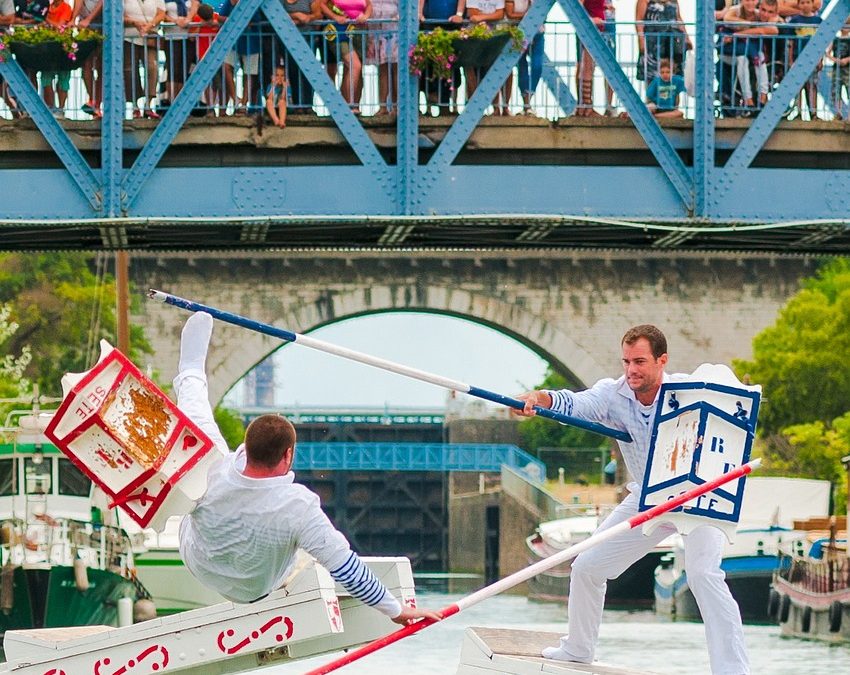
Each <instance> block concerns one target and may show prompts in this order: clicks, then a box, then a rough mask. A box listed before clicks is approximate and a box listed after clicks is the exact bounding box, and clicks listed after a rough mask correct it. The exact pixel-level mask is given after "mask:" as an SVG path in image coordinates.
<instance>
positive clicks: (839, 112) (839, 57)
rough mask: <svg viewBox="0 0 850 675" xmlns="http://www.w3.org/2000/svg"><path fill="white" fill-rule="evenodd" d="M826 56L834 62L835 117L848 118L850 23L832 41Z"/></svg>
mask: <svg viewBox="0 0 850 675" xmlns="http://www.w3.org/2000/svg"><path fill="white" fill-rule="evenodd" d="M826 58H827V59H828V60H829V61H831V62H832V97H831V102H832V109H833V110H834V111H835V119H837V120H843V119H846V118H847V103H848V101H847V98H846V96H848V95H850V25H848V24H844V25H843V26H842V27H841V33H840V34H839V35H838V37H836V38H835V39H834V40H833V41H832V44H831V45H830V46H829V49H828V50H827V52H826ZM842 91H843V94H844V95H842Z"/></svg>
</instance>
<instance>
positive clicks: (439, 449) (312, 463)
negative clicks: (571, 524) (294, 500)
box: [295, 442, 546, 481]
mask: <svg viewBox="0 0 850 675" xmlns="http://www.w3.org/2000/svg"><path fill="white" fill-rule="evenodd" d="M503 465H504V466H508V467H511V468H512V469H514V470H516V471H518V472H521V473H523V474H524V475H526V476H529V477H533V478H536V479H537V480H538V481H540V480H542V479H543V478H544V477H545V476H546V467H545V466H544V465H543V463H542V462H541V461H540V460H538V459H537V458H536V457H534V456H532V455H530V454H528V453H527V452H525V451H524V450H522V449H521V448H518V447H517V446H515V445H508V444H487V443H310V442H308V443H299V444H298V446H297V447H296V450H295V470H296V471H298V470H301V471H305V470H328V471H441V472H442V471H477V472H499V471H501V469H502V466H503Z"/></svg>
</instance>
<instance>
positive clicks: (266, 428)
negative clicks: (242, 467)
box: [245, 415, 295, 469]
mask: <svg viewBox="0 0 850 675" xmlns="http://www.w3.org/2000/svg"><path fill="white" fill-rule="evenodd" d="M294 447H295V427H293V426H292V423H291V422H290V421H289V420H288V419H286V418H285V417H281V416H280V415H260V417H257V418H256V419H255V420H254V421H252V422H251V423H250V424H249V425H248V428H247V429H246V430H245V454H246V455H247V456H248V461H249V462H250V463H251V464H257V465H259V466H262V467H266V468H269V469H271V468H273V467H275V466H277V465H278V464H279V463H280V460H281V459H283V456H284V454H285V453H286V451H287V450H288V449H289V448H294Z"/></svg>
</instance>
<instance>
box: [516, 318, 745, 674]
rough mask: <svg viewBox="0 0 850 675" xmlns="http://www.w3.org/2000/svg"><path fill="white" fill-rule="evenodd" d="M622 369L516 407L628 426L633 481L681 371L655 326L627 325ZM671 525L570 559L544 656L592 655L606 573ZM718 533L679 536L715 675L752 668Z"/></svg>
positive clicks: (628, 504)
mask: <svg viewBox="0 0 850 675" xmlns="http://www.w3.org/2000/svg"><path fill="white" fill-rule="evenodd" d="M621 348H622V363H623V370H624V374H623V375H622V376H621V377H620V378H619V379H617V380H613V379H603V380H600V381H599V382H597V383H596V384H595V385H593V387H591V388H590V389H587V390H585V391H580V392H572V391H568V390H566V389H563V390H560V391H532V392H529V393H526V394H523V395H521V396H519V398H520V399H521V400H524V401H525V403H526V406H525V409H524V410H523V411H522V412H521V413H520V414H523V415H526V416H531V415H534V414H535V412H534V406H541V407H544V408H551V409H553V410H555V411H556V412H560V413H564V414H566V415H569V416H575V417H577V418H579V419H584V420H589V421H594V422H599V423H602V424H605V425H608V426H610V427H612V428H614V429H619V430H622V431H626V432H628V433H629V435H630V436H631V437H632V439H633V440H632V442H625V441H618V443H619V445H620V450H621V452H622V455H623V459H624V460H625V463H626V467H627V469H628V472H629V474H630V475H631V478H632V480H633V481H634V480H635V479H641V478H642V477H643V475H644V472H645V470H646V462H647V457H648V455H649V447H650V439H651V434H652V423H653V419H654V418H655V409H656V406H657V404H658V393H659V390H660V389H661V385H662V383H664V382H667V381H681V380H684V379H685V378H686V376H684V375H668V374H667V373H665V372H664V367H665V366H666V365H667V360H668V357H667V340H666V338H665V337H664V334H663V333H662V332H661V331H660V330H659V329H658V328H656V327H655V326H652V325H641V326H635V327H634V328H631V329H630V330H629V331H628V332H626V334H625V335H624V336H623V339H622V341H621ZM626 487H627V489H628V490H629V493H630V494H629V495H628V496H627V497H626V498H625V499H624V500H623V501H622V503H620V504H619V505H618V506H617V508H616V509H615V510H614V511H613V513H611V515H610V516H608V518H606V519H605V521H604V522H603V523H602V525H600V526H599V530H598V531H603V530H606V529H608V528H610V527H612V526H614V525H616V524H618V523H621V522H623V521H625V520H628V519H629V518H631V517H632V516H634V515H636V514H637V512H638V504H639V503H640V488H639V486H638V484H637V483H635V482H630V483H629V484H628V485H627V486H626ZM675 531H676V528H675V527H673V526H672V525H670V524H669V523H665V524H662V525H660V526H659V527H658V528H657V529H655V530H654V531H653V532H652V534H650V535H648V536H644V535H643V533H642V532H641V530H640V528H636V529H631V530H628V531H626V532H624V533H623V534H621V535H618V536H615V537H613V538H612V539H610V540H609V541H606V542H604V543H603V544H600V545H599V546H597V547H595V548H593V549H590V550H587V551H585V552H584V553H581V554H579V556H578V557H577V558H576V559H575V560H574V561H573V564H572V570H571V572H570V594H569V605H568V616H569V618H568V621H569V634H568V635H565V636H563V637H562V638H561V643H560V645H559V646H558V647H547V648H546V649H544V650H543V656H544V657H545V658H547V659H554V660H558V661H573V662H580V663H590V662H592V661H593V657H594V653H595V650H596V643H597V641H598V637H599V625H600V623H601V621H602V608H603V605H604V603H605V589H606V584H607V581H608V579H614V578H616V577H618V576H619V575H620V574H622V573H623V572H624V571H625V570H626V569H627V568H628V567H629V566H630V565H631V564H632V563H634V562H636V561H637V560H639V559H640V558H642V557H643V556H644V555H646V554H647V553H648V552H649V551H650V550H652V549H653V548H654V547H655V545H656V544H657V543H658V542H660V541H661V540H662V539H664V538H666V537H668V536H669V535H671V534H673V533H674V532H675ZM723 544H724V535H723V533H722V532H721V531H720V530H719V529H717V528H715V527H712V526H710V525H702V526H699V527H697V528H696V529H694V530H693V531H692V532H690V533H689V534H688V535H686V536H685V570H686V573H687V576H688V585H689V587H690V589H691V591H692V592H693V594H694V597H695V598H696V601H697V604H698V606H699V609H700V613H701V614H702V618H703V622H704V623H705V633H706V639H707V642H708V653H709V659H710V661H711V671H712V673H714V674H715V675H746V674H748V673H749V672H750V667H749V662H748V659H747V652H746V648H745V645H744V633H743V627H742V625H741V613H740V610H739V609H738V606H737V604H736V603H735V600H734V598H733V597H732V594H731V593H730V592H729V588H728V587H727V585H726V583H725V581H724V578H725V576H724V573H723V571H722V570H721V569H720V561H721V557H722V554H723Z"/></svg>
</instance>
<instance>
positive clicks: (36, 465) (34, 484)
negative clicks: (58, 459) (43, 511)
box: [24, 456, 53, 495]
mask: <svg viewBox="0 0 850 675" xmlns="http://www.w3.org/2000/svg"><path fill="white" fill-rule="evenodd" d="M52 473H53V458H52V457H43V456H37V457H25V458H24V478H25V480H26V488H27V494H28V495H46V494H50V476H51V475H52Z"/></svg>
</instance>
